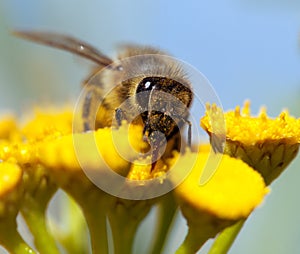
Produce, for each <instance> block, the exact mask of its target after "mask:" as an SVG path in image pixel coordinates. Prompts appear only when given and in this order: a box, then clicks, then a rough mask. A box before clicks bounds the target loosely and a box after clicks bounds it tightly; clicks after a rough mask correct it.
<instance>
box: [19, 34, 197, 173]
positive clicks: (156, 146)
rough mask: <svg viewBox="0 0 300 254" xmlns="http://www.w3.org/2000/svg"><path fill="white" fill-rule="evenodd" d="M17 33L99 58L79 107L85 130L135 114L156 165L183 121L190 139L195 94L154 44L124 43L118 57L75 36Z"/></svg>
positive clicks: (176, 140)
mask: <svg viewBox="0 0 300 254" xmlns="http://www.w3.org/2000/svg"><path fill="white" fill-rule="evenodd" d="M14 35H16V36H18V37H21V38H24V39H27V40H31V41H34V42H37V43H40V44H44V45H48V46H51V47H55V48H59V49H62V50H66V51H69V52H71V53H73V54H76V55H79V56H81V57H84V58H86V59H89V60H91V61H92V62H94V63H95V64H96V67H95V68H94V69H93V71H92V73H91V74H90V75H89V76H88V78H87V79H86V80H85V81H84V82H83V87H84V89H85V90H86V93H85V96H84V100H83V103H82V112H81V117H82V120H83V126H82V128H83V131H88V130H93V129H97V128H101V127H107V126H113V125H120V124H121V122H122V120H128V119H132V122H133V123H135V124H141V125H142V126H143V135H144V138H145V140H146V141H147V142H148V143H149V144H150V146H151V147H152V168H154V166H155V162H156V160H157V159H158V157H159V153H160V152H159V151H160V147H161V146H162V145H163V142H164V141H166V142H167V147H168V149H166V151H171V150H173V149H177V150H179V148H180V146H181V142H180V140H181V139H180V130H181V129H182V128H183V126H185V125H187V126H188V138H187V139H188V141H187V143H188V146H190V145H191V123H190V121H189V120H188V117H189V108H190V106H191V103H192V100H193V92H192V88H191V84H190V82H189V80H188V78H187V74H186V73H185V71H184V70H183V68H182V67H181V65H180V64H179V63H178V62H176V61H174V59H171V58H170V57H167V56H168V54H166V53H165V52H163V51H161V50H159V49H156V48H153V47H146V46H138V45H125V46H123V47H122V48H121V50H120V52H119V54H118V56H117V59H116V60H115V61H114V60H112V59H111V58H110V57H107V56H106V55H105V54H103V53H102V52H100V51H99V50H97V49H96V48H94V47H93V46H91V45H89V44H88V43H86V42H84V41H81V40H78V39H76V38H73V37H71V36H66V35H62V34H56V33H49V32H35V31H15V32H14ZM162 56H164V57H162ZM128 59H129V60H128ZM130 59H133V60H130ZM157 133H160V134H163V136H164V138H162V136H161V135H158V134H157ZM163 140H164V141H163ZM166 153H167V152H165V153H164V155H166ZM167 155H168V154H167Z"/></svg>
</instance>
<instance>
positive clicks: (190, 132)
mask: <svg viewBox="0 0 300 254" xmlns="http://www.w3.org/2000/svg"><path fill="white" fill-rule="evenodd" d="M184 122H185V123H186V124H187V125H188V136H187V144H188V147H189V148H191V147H192V123H191V121H189V120H187V119H184Z"/></svg>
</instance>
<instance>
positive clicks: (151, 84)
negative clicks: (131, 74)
mask: <svg viewBox="0 0 300 254" xmlns="http://www.w3.org/2000/svg"><path fill="white" fill-rule="evenodd" d="M157 83H158V80H157V78H156V77H153V78H151V77H148V78H144V79H143V80H142V81H141V82H140V83H139V85H138V86H137V89H136V92H137V93H140V92H146V91H149V92H150V91H151V90H153V89H155V88H156V85H157Z"/></svg>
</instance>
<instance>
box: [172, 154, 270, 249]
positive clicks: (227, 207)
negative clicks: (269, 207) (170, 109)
mask: <svg viewBox="0 0 300 254" xmlns="http://www.w3.org/2000/svg"><path fill="white" fill-rule="evenodd" d="M209 155H210V153H209V152H202V153H199V154H196V153H187V154H186V155H184V156H183V157H181V158H179V159H178V161H177V162H176V164H175V165H174V167H175V168H176V167H179V168H183V167H184V166H185V165H187V164H188V161H190V160H194V161H195V164H194V167H193V169H192V171H191V173H190V174H189V175H188V176H187V178H186V179H185V180H184V181H183V182H182V183H181V184H180V185H179V186H178V187H177V188H176V189H175V197H176V199H177V200H178V203H179V206H180V208H181V211H182V213H183V215H184V216H185V218H186V220H187V223H188V225H189V233H188V235H187V237H186V239H185V242H184V244H183V246H182V248H186V249H187V250H188V251H187V250H185V251H187V252H185V253H195V252H196V251H197V250H198V249H199V247H200V246H201V245H202V244H203V243H204V242H205V241H206V240H207V239H209V238H211V237H214V236H215V235H216V234H217V233H218V232H220V231H221V230H222V229H224V228H225V227H227V226H228V225H231V224H232V223H234V222H236V221H238V220H240V219H242V218H246V217H248V216H249V214H250V213H251V212H252V210H253V209H255V207H257V206H258V205H259V204H260V203H261V202H262V200H263V198H264V196H265V194H266V193H268V188H266V187H265V184H264V181H263V179H262V177H261V176H260V175H259V174H258V173H257V172H255V171H254V170H253V169H252V168H250V167H249V166H248V165H247V164H246V163H244V162H243V161H241V160H239V159H235V158H231V157H229V156H228V155H220V154H219V155H218V154H217V155H215V156H216V158H215V159H220V163H219V165H218V168H217V169H216V171H215V173H214V175H213V176H212V177H211V178H210V180H209V181H208V182H207V183H206V184H204V185H200V184H199V181H200V176H201V174H202V171H203V170H204V168H205V167H211V166H214V165H207V163H210V162H209V160H208V158H209ZM217 157H222V158H217ZM179 253H180V252H179Z"/></svg>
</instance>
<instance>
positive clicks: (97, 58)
mask: <svg viewBox="0 0 300 254" xmlns="http://www.w3.org/2000/svg"><path fill="white" fill-rule="evenodd" d="M13 34H14V35H16V36H18V37H21V38H23V39H27V40H30V41H34V42H37V43H40V44H44V45H48V46H51V47H54V48H59V49H62V50H66V51H69V52H71V53H74V54H76V55H80V56H82V57H84V58H87V59H89V60H91V61H93V62H95V63H97V64H98V65H102V66H107V65H110V64H111V63H112V62H113V61H112V60H111V59H110V58H109V57H107V56H105V55H104V54H102V53H101V52H100V51H98V50H97V49H96V48H94V47H93V46H91V45H89V44H88V43H86V42H83V41H80V40H78V39H76V38H74V37H71V36H67V35H63V34H57V33H51V32H37V31H13Z"/></svg>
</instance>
